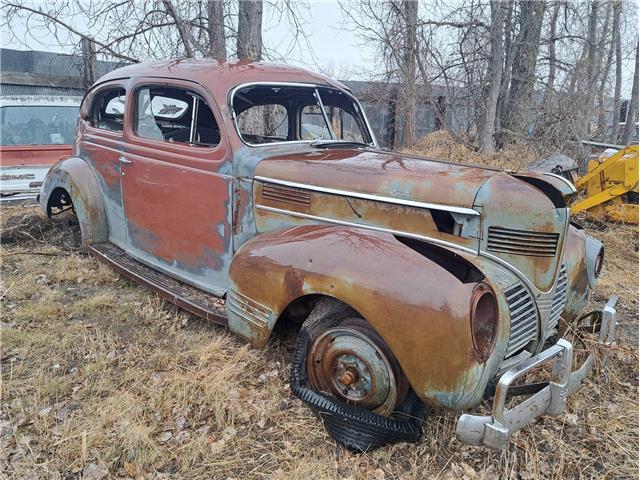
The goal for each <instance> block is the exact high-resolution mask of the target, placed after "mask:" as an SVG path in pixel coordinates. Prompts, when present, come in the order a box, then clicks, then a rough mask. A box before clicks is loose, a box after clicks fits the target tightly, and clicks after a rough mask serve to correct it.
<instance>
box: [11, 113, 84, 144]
mask: <svg viewBox="0 0 640 480" xmlns="http://www.w3.org/2000/svg"><path fill="white" fill-rule="evenodd" d="M77 119H78V107H73V106H55V105H51V106H49V105H47V106H44V105H37V106H36V105H29V106H26V105H25V106H21V105H20V106H18V105H16V106H4V107H2V108H0V145H69V144H71V143H73V138H74V135H75V127H76V121H77Z"/></svg>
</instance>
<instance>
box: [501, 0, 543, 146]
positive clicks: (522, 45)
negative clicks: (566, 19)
mask: <svg viewBox="0 0 640 480" xmlns="http://www.w3.org/2000/svg"><path fill="white" fill-rule="evenodd" d="M519 3H520V18H519V25H520V34H519V35H518V39H517V40H516V44H515V45H514V49H515V51H514V58H513V66H512V68H511V88H510V90H509V99H508V101H507V110H506V112H505V113H506V119H505V122H504V123H505V127H506V128H507V129H508V130H510V131H511V132H514V133H516V134H518V135H524V134H525V132H526V129H527V126H528V123H529V115H528V113H529V112H530V110H531V108H532V106H533V105H532V96H533V85H534V80H535V73H536V64H537V60H538V52H539V49H540V32H541V30H542V20H543V17H544V9H545V6H546V4H545V2H543V1H531V0H521V1H520V2H519Z"/></svg>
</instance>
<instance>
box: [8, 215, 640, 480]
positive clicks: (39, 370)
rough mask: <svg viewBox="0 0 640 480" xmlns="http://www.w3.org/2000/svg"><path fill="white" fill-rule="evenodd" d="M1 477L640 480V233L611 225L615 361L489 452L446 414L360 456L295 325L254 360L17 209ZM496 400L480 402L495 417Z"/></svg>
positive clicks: (72, 231)
mask: <svg viewBox="0 0 640 480" xmlns="http://www.w3.org/2000/svg"><path fill="white" fill-rule="evenodd" d="M0 221H1V228H2V246H1V249H0V256H1V259H2V285H1V287H0V295H1V302H2V304H1V308H2V310H1V312H2V323H1V334H2V338H1V341H2V352H1V368H2V405H1V413H0V465H1V466H0V469H1V470H0V471H1V472H2V473H0V477H2V476H6V477H7V478H16V479H17V478H20V479H22V478H30V479H36V478H43V479H45V478H46V479H50V478H51V479H55V478H65V479H66V478H68V479H74V478H85V479H105V478H150V479H156V478H157V479H160V478H166V479H174V478H176V479H178V478H197V479H211V478H213V479H245V478H247V479H251V478H256V479H264V478H268V479H324V478H338V479H368V478H373V479H375V480H380V479H387V478H402V479H418V478H443V479H481V478H482V479H493V478H510V479H523V480H524V479H533V478H558V479H560V478H579V477H586V478H637V476H638V348H637V338H638V318H637V316H638V253H637V239H638V237H637V235H638V234H637V230H636V229H634V228H629V227H625V226H619V225H618V226H600V227H598V229H597V230H594V231H593V232H592V233H593V234H594V235H596V236H598V237H599V238H601V239H603V240H604V242H605V245H606V248H607V259H606V264H605V270H604V273H603V277H602V279H601V283H600V286H599V288H598V290H597V291H596V293H595V294H594V295H593V301H592V303H593V305H594V306H601V305H602V303H603V302H604V301H605V300H606V299H607V298H608V296H609V295H610V294H612V293H614V292H617V293H619V294H620V295H621V298H620V303H619V311H620V314H621V318H620V322H621V324H622V325H621V334H620V336H619V341H618V343H617V345H615V346H613V347H611V348H610V349H609V351H608V354H609V362H608V363H607V364H606V365H600V368H599V372H598V375H595V376H592V377H590V378H589V379H588V380H587V381H586V385H585V386H584V388H583V389H582V390H580V391H579V392H578V393H577V394H576V395H574V396H573V397H572V398H570V400H569V403H568V408H567V413H566V414H564V415H563V416H560V417H557V418H551V417H543V418H541V419H539V420H538V421H536V422H535V423H534V424H532V425H530V426H528V427H525V428H524V429H523V430H522V431H521V432H519V433H518V434H516V435H515V437H514V439H513V442H512V443H511V445H510V446H509V447H508V449H506V450H504V451H502V452H494V451H489V450H487V449H483V448H476V447H471V446H465V445H462V444H460V443H459V442H458V441H457V440H455V438H454V428H455V420H456V418H457V415H458V414H457V413H455V412H444V411H435V412H433V413H432V414H431V416H430V417H428V419H427V421H426V422H425V425H424V436H423V439H422V441H420V442H419V443H417V444H399V445H394V446H390V447H387V448H383V449H380V450H377V451H374V452H371V453H363V454H352V453H349V452H347V451H345V450H343V449H341V448H339V447H337V446H336V444H335V443H334V442H333V441H332V440H331V438H330V437H329V436H328V435H327V434H326V433H325V432H324V430H323V428H322V426H321V424H320V422H319V421H318V420H317V419H316V418H315V417H314V416H313V415H312V413H311V412H310V411H309V410H308V409H307V408H306V407H305V406H304V405H303V404H302V403H301V402H300V401H299V400H297V399H296V398H294V397H293V396H292V394H291V393H290V391H289V386H288V373H289V366H290V357H291V355H292V349H293V341H294V338H295V337H294V333H293V332H282V333H280V334H279V335H277V336H276V337H275V338H274V339H273V340H272V341H271V342H270V344H269V346H268V347H267V348H266V349H264V350H256V349H253V348H251V347H249V346H248V345H246V344H245V343H243V341H241V340H240V339H238V338H235V337H234V336H232V335H230V334H229V333H227V331H226V330H225V329H224V328H221V327H218V326H215V325H212V324H208V323H206V322H204V321H201V320H199V319H197V318H195V317H193V316H191V315H189V314H186V313H185V312H183V311H181V310H179V309H177V308H175V307H173V306H172V305H170V304H168V303H166V302H164V301H162V300H160V299H159V298H158V297H157V296H156V295H154V294H152V293H150V292H148V291H146V290H144V289H143V288H141V287H138V286H137V285H135V284H133V283H131V282H129V281H128V280H126V279H125V278H123V277H121V276H119V275H118V274H116V273H114V272H113V271H111V270H110V269H109V268H107V267H105V266H103V265H101V264H100V263H98V262H97V261H96V260H94V259H93V258H92V257H90V256H87V255H86V254H84V253H83V252H82V251H81V250H80V248H79V244H78V236H77V225H74V222H73V221H63V222H51V221H49V220H47V219H46V218H44V216H43V215H42V213H41V212H40V211H39V210H38V209H36V208H33V207H30V208H26V207H18V208H3V210H2V219H1V220H0ZM486 410H487V405H483V406H481V407H479V408H478V409H477V411H478V412H480V411H486Z"/></svg>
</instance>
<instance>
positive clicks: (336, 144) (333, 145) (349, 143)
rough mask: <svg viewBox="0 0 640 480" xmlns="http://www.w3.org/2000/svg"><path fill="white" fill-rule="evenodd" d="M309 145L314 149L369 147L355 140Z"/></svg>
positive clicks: (321, 141) (326, 141)
mask: <svg viewBox="0 0 640 480" xmlns="http://www.w3.org/2000/svg"><path fill="white" fill-rule="evenodd" d="M309 145H311V146H312V147H314V148H362V147H370V146H371V145H370V144H368V143H364V142H357V141H355V140H316V141H314V142H311V143H310V144H309Z"/></svg>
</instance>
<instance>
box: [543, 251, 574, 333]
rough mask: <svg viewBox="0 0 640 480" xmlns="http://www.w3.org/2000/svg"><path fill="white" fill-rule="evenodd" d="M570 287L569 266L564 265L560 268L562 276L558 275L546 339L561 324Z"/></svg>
mask: <svg viewBox="0 0 640 480" xmlns="http://www.w3.org/2000/svg"><path fill="white" fill-rule="evenodd" d="M568 287H569V280H568V278H567V266H566V265H565V264H562V267H561V268H560V275H558V282H557V283H556V290H555V292H554V294H553V301H552V302H551V314H550V315H549V323H547V330H546V332H545V335H544V338H548V337H550V336H551V335H553V333H554V332H555V331H556V329H557V328H558V323H559V322H560V315H561V314H562V311H563V310H564V304H565V302H566V301H567V290H568Z"/></svg>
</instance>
